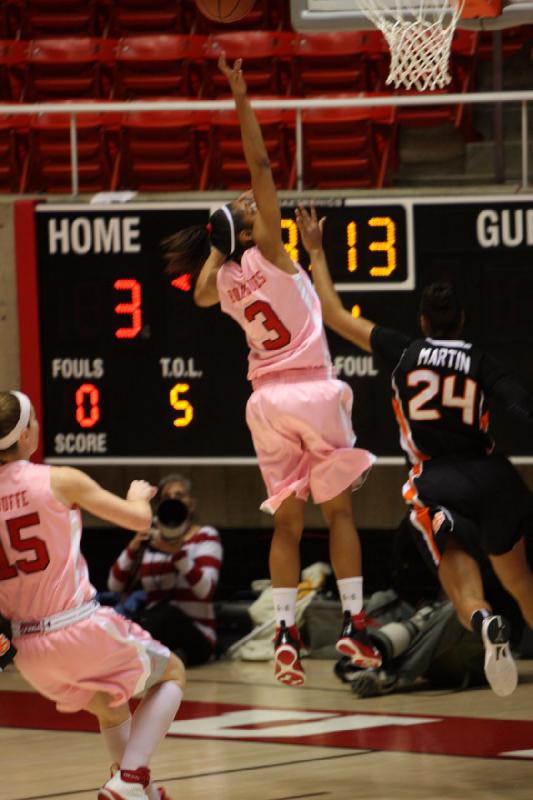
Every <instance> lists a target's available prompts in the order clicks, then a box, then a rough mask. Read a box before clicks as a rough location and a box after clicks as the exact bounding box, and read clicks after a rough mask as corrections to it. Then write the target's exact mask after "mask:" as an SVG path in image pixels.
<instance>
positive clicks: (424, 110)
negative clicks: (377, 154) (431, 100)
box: [394, 30, 479, 138]
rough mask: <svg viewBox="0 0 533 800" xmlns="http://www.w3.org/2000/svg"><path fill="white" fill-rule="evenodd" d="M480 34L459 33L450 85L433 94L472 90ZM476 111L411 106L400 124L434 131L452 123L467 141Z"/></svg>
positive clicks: (400, 114)
mask: <svg viewBox="0 0 533 800" xmlns="http://www.w3.org/2000/svg"><path fill="white" fill-rule="evenodd" d="M478 45H479V33H478V32H477V31H466V30H457V31H456V32H455V36H454V38H453V42H452V50H451V53H452V55H451V59H450V72H451V77H452V80H451V83H450V84H449V85H448V86H447V87H446V88H445V89H437V90H435V91H434V92H432V94H442V95H443V97H445V95H447V94H452V93H454V94H463V93H465V92H470V91H472V90H473V88H474V86H473V84H474V78H475V68H476V65H477V57H478ZM394 94H402V95H403V94H411V95H413V96H416V95H417V94H418V92H416V91H415V90H396V91H395V92H394ZM472 112H473V107H472V106H471V105H470V106H468V107H467V108H466V110H465V106H464V104H462V103H459V104H454V105H450V104H448V105H446V104H444V105H442V106H410V107H409V108H407V107H404V108H401V107H400V108H398V124H399V125H400V126H410V127H434V126H437V125H442V124H443V123H451V124H452V125H454V126H455V127H456V128H461V129H463V131H464V133H465V135H466V136H467V138H469V136H470V133H471V127H472V123H471V115H472Z"/></svg>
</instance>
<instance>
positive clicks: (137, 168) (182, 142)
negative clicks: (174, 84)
mask: <svg viewBox="0 0 533 800" xmlns="http://www.w3.org/2000/svg"><path fill="white" fill-rule="evenodd" d="M174 99H176V98H174ZM202 122H203V123H204V125H205V124H206V114H205V113H201V112H200V113H197V114H189V113H187V112H177V111H159V112H153V113H151V114H148V113H142V112H135V113H131V114H125V115H123V117H122V121H121V126H120V139H119V154H118V158H117V161H116V165H115V172H114V175H113V181H112V186H113V189H122V188H124V189H138V190H139V191H145V192H159V191H193V190H198V189H199V188H202V175H201V169H200V154H199V142H198V133H197V129H198V127H201V126H202Z"/></svg>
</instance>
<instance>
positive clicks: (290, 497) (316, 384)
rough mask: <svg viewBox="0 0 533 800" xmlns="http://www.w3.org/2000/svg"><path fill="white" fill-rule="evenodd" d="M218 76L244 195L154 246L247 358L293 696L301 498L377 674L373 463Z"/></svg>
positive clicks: (354, 638) (256, 135)
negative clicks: (238, 331)
mask: <svg viewBox="0 0 533 800" xmlns="http://www.w3.org/2000/svg"><path fill="white" fill-rule="evenodd" d="M219 67H220V69H221V71H222V72H223V73H224V75H225V76H226V78H227V79H228V82H229V84H230V87H231V89H232V92H233V96H234V99H235V105H236V108H237V114H238V117H239V122H240V125H241V135H242V143H243V148H244V154H245V157H246V162H247V164H248V167H249V169H250V173H251V183H252V191H251V192H246V193H245V194H243V195H241V196H240V197H239V198H238V199H237V200H235V201H234V202H232V203H228V204H227V205H225V206H223V207H222V208H220V209H218V210H217V211H216V212H215V213H214V214H212V215H211V217H210V220H209V224H208V225H207V227H201V226H196V227H191V228H187V229H185V230H182V231H179V232H178V233H176V234H174V235H173V236H171V237H170V238H169V239H167V240H166V241H165V242H164V243H163V244H164V246H165V248H166V258H167V269H168V272H169V273H170V274H183V273H190V274H191V275H192V276H193V279H194V280H195V290H194V299H195V301H196V303H197V304H198V305H200V306H210V305H214V304H216V303H220V305H221V309H222V311H223V312H225V313H226V314H229V315H230V316H231V317H233V319H235V321H236V322H237V323H238V324H239V325H240V326H241V327H242V329H243V330H244V332H245V334H246V340H247V342H248V345H249V347H250V355H249V369H248V378H249V380H250V381H251V383H252V388H253V393H252V395H251V397H250V399H249V401H248V404H247V408H246V420H247V423H248V426H249V428H250V432H251V434H252V438H253V442H254V447H255V451H256V453H257V458H258V461H259V467H260V469H261V472H262V475H263V479H264V481H265V484H266V488H267V493H268V496H267V499H266V500H265V502H264V503H263V504H262V506H261V508H262V510H264V511H268V512H270V513H271V514H273V515H274V520H275V523H274V534H273V538H272V545H271V549H270V572H271V576H272V584H273V599H274V610H275V615H276V621H277V631H276V637H275V675H276V678H277V680H278V681H281V682H282V683H286V684H291V685H297V684H302V683H303V682H304V679H305V677H304V671H303V668H302V665H301V662H300V656H299V647H300V640H299V634H298V630H297V628H296V626H295V608H296V595H297V584H298V581H299V579H300V539H301V536H302V531H303V525H304V507H305V503H306V500H307V498H308V496H309V494H311V495H312V497H313V500H314V501H315V503H317V504H319V505H320V507H321V509H322V512H323V515H324V518H325V520H326V523H327V525H328V527H329V530H330V555H331V561H332V565H333V569H334V572H335V575H336V577H337V585H338V588H339V594H340V598H341V603H342V609H343V615H344V617H343V625H342V629H341V633H340V636H339V640H338V643H337V648H338V649H339V651H340V652H341V653H344V654H347V655H349V656H351V658H352V659H353V661H354V663H356V664H358V665H359V666H362V667H375V666H379V664H380V663H381V656H380V655H379V653H378V651H377V650H376V649H375V648H374V646H373V644H372V642H371V641H370V639H369V638H368V636H367V634H366V629H365V627H366V623H365V616H364V612H363V579H362V575H361V550H360V544H359V539H358V536H357V532H356V529H355V524H354V521H353V512H352V491H353V489H355V488H358V487H359V486H360V485H361V483H362V482H363V480H364V477H365V476H366V474H367V473H368V470H369V468H370V467H371V465H372V463H373V460H374V458H373V456H372V454H371V453H368V452H367V451H366V450H361V449H358V448H354V446H353V445H354V443H355V436H354V433H353V430H352V422H351V410H352V399H353V398H352V391H351V389H350V387H349V386H348V385H347V384H346V383H344V382H342V381H339V380H337V379H336V377H335V371H334V368H333V366H332V362H331V356H330V353H329V349H328V345H327V342H326V338H325V334H324V328H323V323H322V316H321V309H320V301H319V299H318V297H317V295H316V293H315V291H314V288H313V284H312V283H311V281H310V279H309V276H308V275H307V273H306V272H305V271H304V270H303V269H302V268H301V267H300V266H299V265H298V264H296V263H294V262H293V261H292V260H291V259H290V257H289V255H288V253H287V251H286V249H285V246H284V244H283V240H282V236H281V211H280V206H279V201H278V197H277V193H276V187H275V185H274V180H273V177H272V172H271V169H270V163H269V159H268V154H267V151H266V148H265V144H264V141H263V136H262V133H261V129H260V127H259V125H258V123H257V120H256V117H255V114H254V112H253V110H252V107H251V105H250V102H249V100H248V97H247V93H246V83H245V81H244V77H243V74H242V71H241V61H240V60H238V61H237V62H236V63H235V65H234V67H233V69H232V68H230V67H229V66H228V65H227V63H226V60H225V57H224V56H222V57H221V58H220V61H219ZM214 344H216V343H214Z"/></svg>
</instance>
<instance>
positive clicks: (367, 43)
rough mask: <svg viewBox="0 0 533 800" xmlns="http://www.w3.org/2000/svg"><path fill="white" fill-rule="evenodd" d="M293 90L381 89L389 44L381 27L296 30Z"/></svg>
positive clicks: (308, 92)
mask: <svg viewBox="0 0 533 800" xmlns="http://www.w3.org/2000/svg"><path fill="white" fill-rule="evenodd" d="M292 59H293V81H292V94H294V95H299V96H309V95H313V94H332V93H338V92H356V91H379V89H380V88H381V87H382V85H383V83H384V80H385V77H386V74H387V70H386V64H387V62H388V48H387V45H386V43H385V40H384V39H383V36H382V35H381V33H380V32H379V31H344V32H342V33H314V34H296V35H295V36H294V37H293V46H292Z"/></svg>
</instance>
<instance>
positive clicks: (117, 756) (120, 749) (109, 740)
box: [100, 717, 131, 765]
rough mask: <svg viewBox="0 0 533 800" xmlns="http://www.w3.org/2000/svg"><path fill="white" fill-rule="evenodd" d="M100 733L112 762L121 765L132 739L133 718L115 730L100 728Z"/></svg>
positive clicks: (114, 728)
mask: <svg viewBox="0 0 533 800" xmlns="http://www.w3.org/2000/svg"><path fill="white" fill-rule="evenodd" d="M100 733H101V734H102V738H103V740H104V744H105V746H106V749H107V752H108V753H109V755H110V757H111V761H112V762H114V763H116V764H119V765H120V763H121V761H122V757H123V755H124V751H125V749H126V745H127V743H128V740H129V738H130V733H131V717H128V719H127V720H126V721H125V722H122V723H121V724H120V725H115V726H114V727H113V728H102V727H100Z"/></svg>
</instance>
